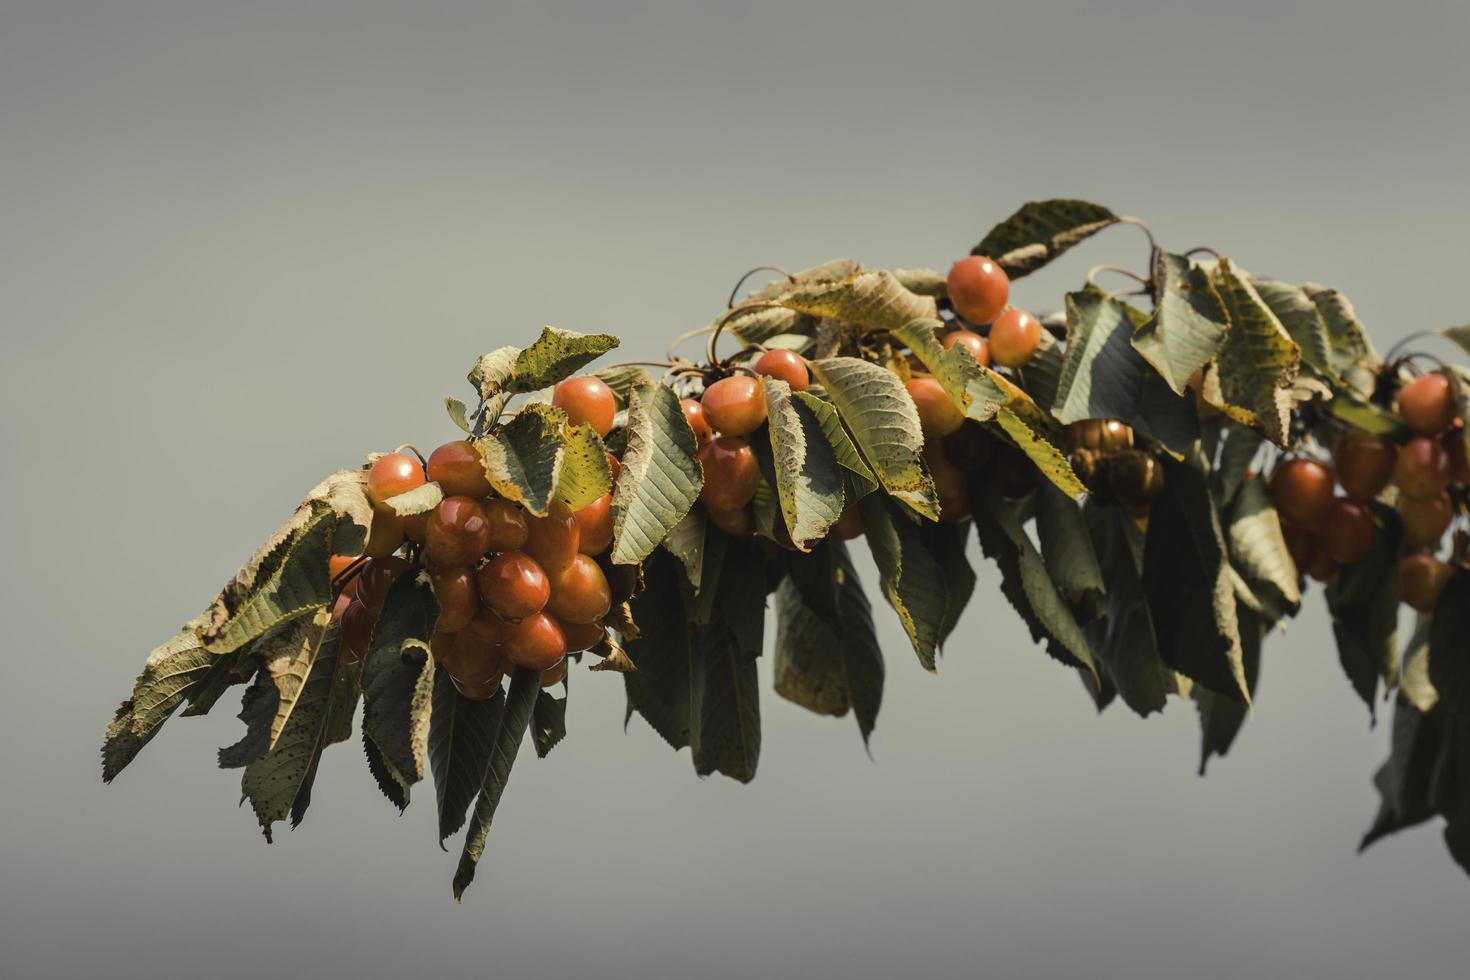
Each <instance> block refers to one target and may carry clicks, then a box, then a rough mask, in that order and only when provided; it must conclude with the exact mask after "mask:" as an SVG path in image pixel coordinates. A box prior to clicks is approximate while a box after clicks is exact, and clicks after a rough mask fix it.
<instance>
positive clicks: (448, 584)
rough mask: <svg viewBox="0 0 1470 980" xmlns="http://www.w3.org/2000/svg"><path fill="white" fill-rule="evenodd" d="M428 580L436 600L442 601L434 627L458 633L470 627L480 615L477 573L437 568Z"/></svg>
mask: <svg viewBox="0 0 1470 980" xmlns="http://www.w3.org/2000/svg"><path fill="white" fill-rule="evenodd" d="M429 580H430V581H431V582H433V584H434V598H435V599H437V600H438V601H439V618H438V619H437V620H435V621H434V628H435V629H441V630H446V631H449V632H455V631H457V630H462V629H464V628H465V627H466V626H468V625H470V623H471V622H472V621H473V620H474V618H475V616H477V615H478V614H479V612H480V592H479V587H478V585H477V584H476V581H475V573H474V572H473V571H471V570H470V569H468V568H447V569H436V570H435V571H434V572H433V573H431V574H430V576H429Z"/></svg>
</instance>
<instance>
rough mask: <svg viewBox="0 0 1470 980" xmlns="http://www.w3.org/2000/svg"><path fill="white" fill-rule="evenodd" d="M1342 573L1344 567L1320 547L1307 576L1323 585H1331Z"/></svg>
mask: <svg viewBox="0 0 1470 980" xmlns="http://www.w3.org/2000/svg"><path fill="white" fill-rule="evenodd" d="M1341 571H1342V566H1341V565H1340V564H1338V562H1337V561H1336V560H1335V559H1334V558H1333V557H1332V556H1331V555H1329V554H1328V553H1327V550H1326V549H1325V548H1321V547H1319V548H1318V549H1317V557H1316V558H1314V559H1312V565H1311V567H1310V568H1308V569H1307V575H1308V576H1309V577H1310V578H1314V579H1316V580H1317V581H1318V582H1321V583H1322V584H1323V585H1330V584H1331V583H1332V581H1333V580H1334V579H1336V578H1337V576H1338V574H1339V573H1340V572H1341Z"/></svg>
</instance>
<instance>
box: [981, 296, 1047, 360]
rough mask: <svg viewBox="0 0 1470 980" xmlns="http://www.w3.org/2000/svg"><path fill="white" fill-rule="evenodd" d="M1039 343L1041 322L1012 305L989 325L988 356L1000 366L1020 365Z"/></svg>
mask: <svg viewBox="0 0 1470 980" xmlns="http://www.w3.org/2000/svg"><path fill="white" fill-rule="evenodd" d="M1040 343H1041V324H1040V323H1038V322H1037V320H1036V317H1034V316H1032V315H1031V314H1030V313H1027V312H1026V311H1025V310H1018V309H1016V308H1015V307H1012V308H1010V309H1008V310H1006V311H1005V312H1004V313H1002V314H1001V315H1000V316H998V317H996V318H995V322H994V323H993V324H991V326H990V357H991V360H993V361H995V363H997V364H999V365H1000V366H1001V367H1009V368H1018V367H1021V366H1022V365H1024V364H1025V363H1026V362H1027V361H1029V360H1031V355H1033V354H1035V353H1036V348H1037V346H1039V345H1040Z"/></svg>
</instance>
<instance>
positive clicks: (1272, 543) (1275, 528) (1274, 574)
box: [1226, 480, 1304, 623]
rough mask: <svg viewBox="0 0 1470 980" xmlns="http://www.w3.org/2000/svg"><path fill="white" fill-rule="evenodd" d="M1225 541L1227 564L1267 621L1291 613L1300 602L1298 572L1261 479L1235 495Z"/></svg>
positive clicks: (1250, 482) (1279, 519)
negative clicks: (1242, 582) (1257, 602)
mask: <svg viewBox="0 0 1470 980" xmlns="http://www.w3.org/2000/svg"><path fill="white" fill-rule="evenodd" d="M1226 539H1227V541H1228V542H1229V545H1230V561H1231V564H1232V565H1234V566H1235V570H1236V571H1238V572H1239V573H1240V576H1241V578H1243V579H1244V580H1245V582H1246V584H1247V585H1249V586H1250V589H1251V593H1252V594H1253V595H1254V596H1255V597H1256V598H1257V600H1259V602H1260V603H1261V604H1262V605H1263V606H1264V608H1265V609H1266V610H1268V611H1269V613H1270V615H1269V616H1268V617H1267V619H1268V622H1270V623H1274V622H1275V621H1276V620H1277V619H1280V618H1281V617H1282V616H1284V615H1287V614H1289V613H1295V612H1296V610H1297V609H1298V607H1300V605H1301V601H1302V594H1301V589H1300V588H1299V586H1298V569H1297V567H1296V564H1295V563H1294V562H1293V561H1292V559H1291V552H1290V551H1288V550H1287V547H1286V539H1285V538H1284V537H1283V536H1282V533H1281V518H1280V516H1279V515H1278V514H1277V513H1276V508H1275V507H1274V506H1273V505H1272V503H1271V496H1270V494H1269V493H1268V492H1267V491H1266V482H1265V481H1264V480H1251V481H1249V482H1247V483H1245V484H1244V485H1243V486H1242V487H1241V488H1240V492H1239V493H1238V494H1236V497H1235V506H1234V507H1233V508H1232V509H1231V512H1230V527H1229V530H1228V531H1227V534H1226ZM1303 571H1304V570H1303Z"/></svg>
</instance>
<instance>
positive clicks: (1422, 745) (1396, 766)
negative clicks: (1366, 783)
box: [1358, 698, 1447, 852]
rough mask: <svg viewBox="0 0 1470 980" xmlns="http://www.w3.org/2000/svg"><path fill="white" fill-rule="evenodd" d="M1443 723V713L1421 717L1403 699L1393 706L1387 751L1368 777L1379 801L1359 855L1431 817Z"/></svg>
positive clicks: (1442, 748)
mask: <svg viewBox="0 0 1470 980" xmlns="http://www.w3.org/2000/svg"><path fill="white" fill-rule="evenodd" d="M1446 721H1447V719H1446V717H1445V715H1444V713H1443V712H1422V711H1420V710H1419V709H1418V708H1415V707H1414V706H1413V705H1412V704H1410V703H1409V702H1408V701H1406V700H1404V699H1403V698H1399V699H1398V700H1397V701H1396V702H1395V703H1394V708H1393V736H1392V747H1391V749H1390V750H1389V756H1388V759H1387V760H1386V761H1385V762H1384V763H1383V765H1382V766H1380V767H1379V769H1378V772H1377V773H1375V774H1374V776H1373V785H1374V786H1376V787H1377V789H1378V793H1379V795H1380V796H1381V798H1382V802H1381V803H1380V805H1379V810H1378V816H1377V817H1376V818H1375V819H1374V821H1373V826H1371V827H1369V828H1368V832H1367V833H1366V834H1364V835H1363V840H1362V842H1361V843H1360V844H1359V845H1358V851H1359V852H1362V851H1364V850H1366V849H1367V848H1368V847H1369V845H1371V844H1373V843H1375V842H1377V841H1380V840H1382V839H1383V838H1385V837H1387V836H1389V835H1390V834H1396V833H1398V832H1399V831H1401V830H1407V829H1408V828H1410V827H1414V826H1417V825H1418V824H1421V823H1424V822H1425V821H1427V820H1429V819H1430V818H1431V817H1433V816H1434V814H1435V799H1434V796H1435V781H1436V778H1437V776H1438V774H1439V771H1440V759H1441V757H1442V756H1443V755H1444V754H1445V748H1446V727H1447V726H1446Z"/></svg>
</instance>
